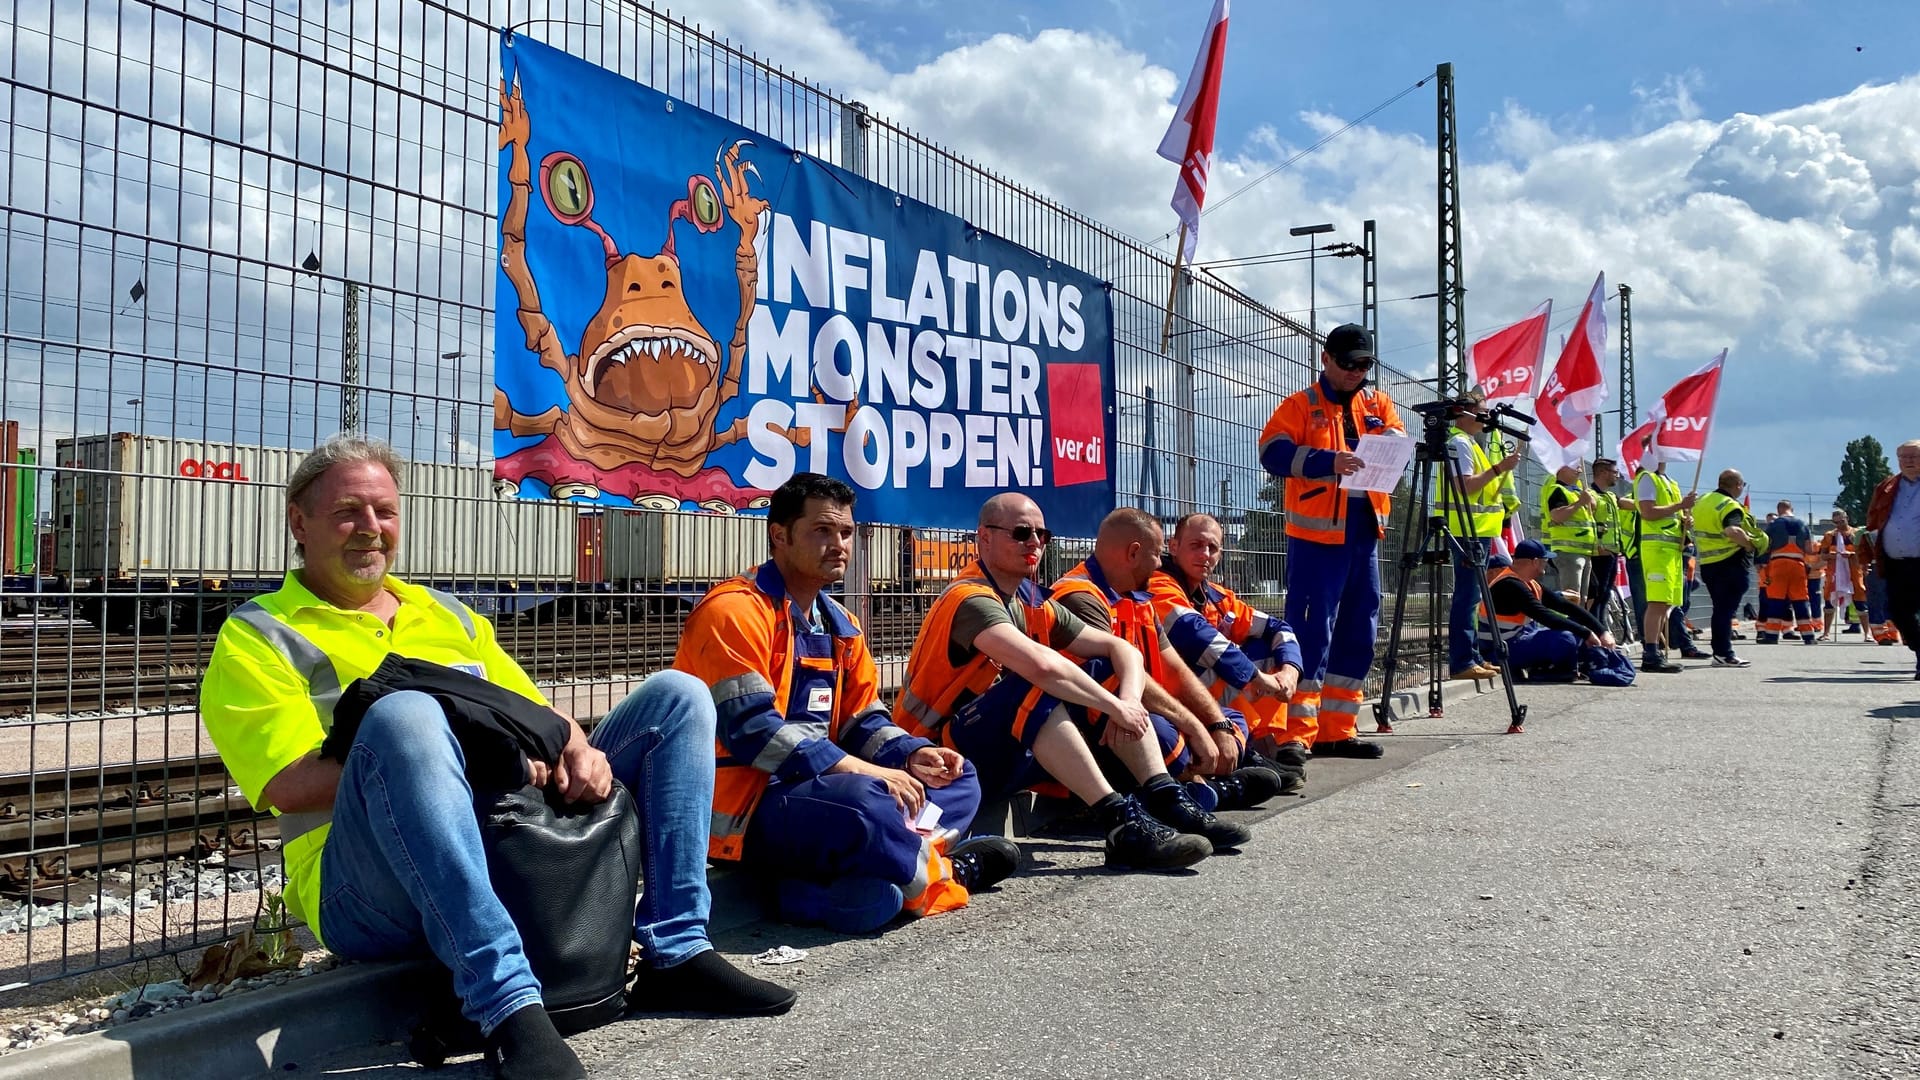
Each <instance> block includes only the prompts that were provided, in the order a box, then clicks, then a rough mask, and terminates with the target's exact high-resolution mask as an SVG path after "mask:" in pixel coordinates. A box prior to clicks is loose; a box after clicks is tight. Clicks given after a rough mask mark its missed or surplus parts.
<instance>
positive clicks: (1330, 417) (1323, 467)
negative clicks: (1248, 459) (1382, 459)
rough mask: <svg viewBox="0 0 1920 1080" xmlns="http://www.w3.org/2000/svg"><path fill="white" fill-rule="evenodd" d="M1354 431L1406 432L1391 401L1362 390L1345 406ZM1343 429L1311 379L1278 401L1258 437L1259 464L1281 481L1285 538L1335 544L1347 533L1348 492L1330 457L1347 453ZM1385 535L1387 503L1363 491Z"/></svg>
mask: <svg viewBox="0 0 1920 1080" xmlns="http://www.w3.org/2000/svg"><path fill="white" fill-rule="evenodd" d="M1347 411H1348V412H1349V413H1350V414H1351V415H1352V417H1353V426H1354V430H1355V431H1356V432H1358V433H1360V434H1362V435H1382V434H1386V433H1387V432H1398V433H1400V434H1403V435H1404V434H1406V428H1405V427H1403V426H1401V423H1400V414H1399V412H1398V411H1396V410H1395V409H1394V407H1393V401H1392V399H1390V398H1388V397H1387V395H1386V394H1385V393H1383V392H1381V391H1378V390H1368V389H1362V390H1360V391H1358V392H1356V393H1355V394H1354V395H1353V398H1352V400H1351V401H1350V402H1349V403H1348V405H1347ZM1347 449H1350V447H1349V446H1348V444H1347V438H1346V425H1345V423H1344V422H1343V420H1342V416H1341V409H1340V406H1338V405H1336V404H1334V403H1333V401H1332V400H1330V399H1329V398H1328V397H1327V394H1326V391H1325V389H1324V388H1323V386H1322V384H1321V383H1320V382H1318V381H1316V382H1315V383H1314V384H1313V385H1312V386H1309V387H1307V388H1306V389H1305V390H1301V391H1298V392H1297V393H1294V394H1292V395H1290V396H1288V397H1287V399H1286V400H1285V401H1282V402H1281V403H1280V406H1279V408H1276V409H1275V410H1273V415H1272V416H1271V417H1269V418H1268V419H1267V426H1266V428H1265V429H1264V430H1262V431H1261V433H1260V464H1261V465H1263V466H1265V467H1266V470H1267V471H1268V472H1270V473H1272V474H1274V475H1275V476H1281V477H1285V478H1286V485H1285V486H1286V508H1287V535H1288V536H1297V537H1299V538H1301V539H1302V540H1312V541H1314V542H1315V543H1320V544H1339V543H1343V542H1345V540H1346V535H1347V523H1346V516H1347V507H1346V503H1347V493H1346V492H1345V491H1343V490H1341V488H1340V483H1339V478H1338V477H1336V476H1334V474H1333V458H1334V454H1336V453H1338V452H1339V451H1341V450H1347ZM1367 498H1368V501H1369V502H1370V503H1371V504H1372V506H1373V515H1374V518H1375V519H1376V520H1377V521H1378V522H1379V526H1380V531H1379V534H1378V535H1380V536H1385V535H1386V522H1387V514H1388V512H1389V510H1390V509H1391V506H1390V504H1391V500H1390V499H1389V498H1388V496H1387V494H1386V493H1385V492H1381V491H1374V492H1368V493H1367Z"/></svg>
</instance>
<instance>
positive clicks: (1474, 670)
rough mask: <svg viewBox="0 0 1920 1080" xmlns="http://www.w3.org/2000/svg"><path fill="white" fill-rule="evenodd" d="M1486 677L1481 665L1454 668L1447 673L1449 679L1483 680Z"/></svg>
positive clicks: (1483, 667) (1484, 669)
mask: <svg viewBox="0 0 1920 1080" xmlns="http://www.w3.org/2000/svg"><path fill="white" fill-rule="evenodd" d="M1486 677H1487V675H1486V668H1485V666H1484V665H1481V664H1475V665H1473V666H1472V667H1463V668H1455V669H1454V670H1452V671H1449V672H1447V678H1449V679H1484V678H1486Z"/></svg>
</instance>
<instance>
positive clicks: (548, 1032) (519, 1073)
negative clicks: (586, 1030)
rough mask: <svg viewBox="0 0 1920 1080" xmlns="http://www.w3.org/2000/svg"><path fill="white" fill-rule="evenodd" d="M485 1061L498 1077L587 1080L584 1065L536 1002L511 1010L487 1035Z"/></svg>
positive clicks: (551, 1019)
mask: <svg viewBox="0 0 1920 1080" xmlns="http://www.w3.org/2000/svg"><path fill="white" fill-rule="evenodd" d="M487 1060H488V1061H490V1062H492V1063H493V1074H494V1075H495V1076H497V1077H499V1078H500V1080H587V1067H586V1066H584V1065H582V1064H580V1059H579V1058H578V1057H575V1056H574V1053H573V1049H572V1048H571V1047H569V1046H568V1045H567V1040H565V1039H563V1038H561V1037H560V1032H559V1031H557V1030H555V1028H554V1026H553V1018H552V1017H550V1016H548V1015H547V1010H546V1009H545V1008H544V1007H542V1006H541V1005H540V1003H539V1002H537V1001H536V1002H534V1003H533V1004H532V1005H528V1006H526V1007H525V1008H522V1009H516V1010H514V1011H513V1013H512V1014H510V1015H509V1016H508V1017H507V1018H506V1019H505V1020H502V1021H500V1023H499V1025H498V1026H496V1027H495V1028H494V1029H493V1033H492V1034H491V1035H488V1036H487Z"/></svg>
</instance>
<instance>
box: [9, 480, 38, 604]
mask: <svg viewBox="0 0 1920 1080" xmlns="http://www.w3.org/2000/svg"><path fill="white" fill-rule="evenodd" d="M39 458H40V454H39V451H37V450H21V451H19V452H18V453H16V454H14V461H15V462H16V463H17V464H18V465H19V468H17V469H13V470H11V474H12V475H11V477H10V478H9V480H8V483H7V505H8V508H9V510H10V513H9V514H8V515H7V522H8V535H7V573H9V574H33V573H35V572H37V571H38V569H39V567H40V565H41V563H40V560H39V554H40V470H39V468H38V467H37V466H38V464H39Z"/></svg>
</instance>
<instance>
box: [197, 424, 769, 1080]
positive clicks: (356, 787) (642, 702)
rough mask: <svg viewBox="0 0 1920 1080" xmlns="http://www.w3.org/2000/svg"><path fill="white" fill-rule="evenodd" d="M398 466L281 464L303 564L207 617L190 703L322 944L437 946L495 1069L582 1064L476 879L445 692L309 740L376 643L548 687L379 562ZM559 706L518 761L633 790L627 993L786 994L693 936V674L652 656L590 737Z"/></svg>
mask: <svg viewBox="0 0 1920 1080" xmlns="http://www.w3.org/2000/svg"><path fill="white" fill-rule="evenodd" d="M402 479H403V477H402V465H401V463H400V461H399V459H398V458H397V457H396V456H395V454H394V452H393V450H392V449H391V448H390V447H388V446H386V445H385V444H384V443H379V442H376V441H373V440H369V439H365V438H361V437H358V436H353V435H338V436H335V437H333V438H331V439H329V440H327V441H326V442H324V443H322V444H321V445H320V446H318V447H317V448H315V449H314V451H313V452H312V453H311V454H309V455H308V456H307V457H306V459H305V460H303V461H302V462H301V464H300V465H299V466H298V467H297V468H296V469H295V470H294V472H293V475H292V477H291V478H290V479H289V481H288V483H287V525H288V529H289V531H290V532H291V533H292V535H293V539H294V541H295V543H296V548H295V552H296V555H297V556H298V557H299V558H300V560H301V562H302V565H301V566H300V567H299V568H298V569H295V570H292V571H289V572H288V574H287V575H286V580H285V581H284V583H283V584H282V585H281V587H280V589H279V590H278V591H276V592H273V593H270V594H268V595H266V596H263V597H260V598H259V599H257V600H254V601H252V602H250V603H248V604H246V605H244V606H242V607H241V608H240V609H238V610H237V611H235V612H234V614H233V617H232V618H230V619H228V620H227V622H226V623H225V624H224V625H223V626H222V627H221V630H220V636H219V639H218V640H217V641H216V642H215V645H214V650H213V655H212V657H211V659H210V661H209V663H208V666H207V672H206V678H205V682H204V684H203V688H202V691H201V700H200V716H201V719H202V722H203V723H204V724H205V726H206V729H207V733H208V735H209V736H211V737H212V739H213V743H214V746H215V747H216V748H217V749H218V750H219V752H220V757H221V759H222V761H223V762H224V763H225V765H226V768H227V770H228V773H229V774H230V775H231V776H232V777H233V778H234V781H235V783H237V784H238V785H239V786H240V789H241V790H242V791H243V792H245V793H246V796H247V798H248V800H249V801H250V802H252V803H253V805H254V806H256V807H258V808H260V809H263V810H271V811H272V812H273V813H274V814H275V815H277V816H278V817H279V818H280V827H281V838H282V841H283V843H284V847H283V849H282V858H283V861H284V864H285V868H286V877H287V885H286V894H285V895H286V899H287V905H288V907H289V908H290V909H291V910H292V911H293V913H294V914H295V915H297V916H298V917H300V918H301V919H303V920H304V921H305V922H306V924H307V926H308V927H309V928H310V929H311V930H312V931H313V932H314V934H315V935H316V936H317V937H318V938H319V939H320V941H321V942H322V943H323V944H324V945H325V946H326V947H327V948H328V949H330V950H332V951H333V952H334V953H336V954H338V955H340V956H342V957H346V958H348V959H356V960H388V959H401V958H413V957H425V956H432V957H435V958H437V959H438V960H439V961H440V962H441V963H442V964H443V965H445V966H446V968H447V969H448V970H450V971H451V972H452V973H453V983H454V989H455V991H456V992H457V993H458V995H459V997H460V1001H461V1009H462V1012H463V1013H464V1014H465V1015H466V1016H467V1017H468V1018H469V1019H470V1020H472V1021H473V1022H474V1023H475V1024H477V1025H478V1026H479V1028H480V1030H481V1032H482V1034H483V1035H484V1036H485V1038H486V1042H487V1049H488V1054H489V1057H490V1058H491V1059H492V1060H493V1062H494V1065H495V1068H496V1070H497V1073H498V1075H499V1076H501V1077H505V1078H507V1080H522V1078H527V1080H531V1078H538V1080H568V1078H573V1077H582V1076H585V1075H586V1074H585V1072H584V1070H583V1069H582V1068H581V1065H580V1062H579V1060H578V1059H577V1058H576V1057H575V1056H574V1055H573V1052H572V1051H571V1050H570V1049H569V1048H568V1047H567V1045H566V1043H565V1041H564V1040H562V1039H561V1037H560V1035H559V1033H558V1032H557V1031H556V1030H555V1029H554V1026H553V1023H552V1021H551V1019H549V1017H548V1016H547V1013H546V1010H545V1009H544V1008H542V1007H541V989H540V984H539V982H538V981H537V980H536V979H535V977H534V975H533V972H532V971H531V969H530V968H529V967H528V963H527V959H526V956H525V954H524V952H523V949H522V945H521V939H520V935H519V933H518V932H517V931H516V930H515V928H514V925H513V921H512V919H511V917H510V916H509V915H508V913H507V911H506V908H505V907H504V906H503V905H502V904H501V902H500V900H499V898H498V897H497V896H496V895H495V893H494V891H493V889H492V887H491V885H490V884H489V880H488V874H487V864H486V857H485V852H484V848H483V846H482V839H481V830H480V824H479V821H478V818H477V816H476V810H475V807H476V801H475V800H476V793H475V791H474V789H473V787H472V786H471V785H470V783H469V781H468V779H467V775H466V759H465V756H464V753H463V751H462V748H461V745H460V743H459V742H458V741H457V740H456V738H455V736H454V733H453V731H452V728H451V726H450V724H449V721H448V719H447V716H446V714H445V712H444V710H443V708H442V706H441V705H440V704H439V703H438V702H437V701H436V700H435V699H434V698H433V697H430V696H428V695H427V694H424V693H418V692H412V691H403V692H398V693H392V694H388V695H387V696H385V697H382V698H380V699H379V700H378V701H377V702H375V703H374V704H373V705H372V706H371V707H370V708H369V709H368V710H367V712H366V715H365V717H364V719H363V720H362V721H361V724H360V727H359V729H358V731H357V732H356V734H355V736H354V739H353V741H352V744H351V746H350V747H349V748H348V749H347V751H346V753H345V760H344V761H338V760H332V759H329V758H323V757H322V756H321V754H320V748H321V746H322V744H323V743H324V742H325V740H326V737H327V734H328V731H329V729H330V727H331V725H332V722H333V709H334V704H335V702H336V701H337V700H338V699H339V698H340V694H341V688H342V687H345V686H347V685H348V684H349V683H351V682H353V681H354V680H356V679H360V678H364V677H366V676H368V675H370V674H372V673H373V672H374V670H375V669H376V668H378V667H379V666H380V664H381V662H382V661H383V660H385V659H386V658H387V657H388V656H389V655H390V654H394V655H399V656H404V657H410V658H416V659H421V660H428V661H432V662H434V663H437V664H441V665H445V666H447V667H450V668H457V669H460V670H464V671H466V672H467V673H468V674H471V675H474V676H476V677H478V678H483V679H486V680H487V681H489V682H492V683H495V684H497V685H499V686H501V687H505V688H506V689H508V690H511V691H513V692H515V693H518V694H520V695H522V696H524V697H526V698H529V699H531V700H532V701H534V702H538V703H540V704H541V705H542V706H544V705H546V702H545V699H544V698H542V697H541V695H540V692H539V690H537V689H536V688H535V687H534V685H533V682H532V681H531V680H530V679H528V677H527V675H526V673H525V672H524V671H522V670H521V668H520V667H519V665H517V664H516V663H514V661H513V659H512V658H511V657H509V656H508V655H507V654H506V652H505V651H504V650H502V649H501V648H500V647H499V645H498V644H497V643H496V641H495V639H494V633H493V627H492V624H491V623H489V622H488V621H487V620H486V619H483V618H480V617H478V616H477V615H475V614H474V613H473V611H472V610H471V609H469V608H468V607H466V605H464V604H462V603H461V602H460V601H459V600H457V599H455V598H454V597H452V596H449V595H447V594H444V593H440V592H436V591H433V590H431V589H426V588H422V587H421V586H418V585H414V584H411V583H408V582H406V581H404V580H402V579H400V578H398V577H396V576H394V575H393V574H392V573H391V572H390V571H391V569H392V567H393V565H394V563H395V561H396V560H397V559H398V558H399V557H400V554H401V552H402V550H403V548H402V539H403V535H404V534H403V531H402V521H401V502H400V485H401V482H402ZM567 725H568V727H569V729H570V735H569V738H568V741H567V742H566V745H565V748H564V749H563V750H562V751H561V752H560V754H559V755H558V757H557V758H555V759H554V760H552V761H530V762H526V763H525V765H524V768H523V775H524V776H525V777H526V778H527V779H529V780H530V781H532V782H533V783H535V784H536V785H539V786H543V787H550V788H552V789H553V790H555V791H557V792H558V793H559V794H560V795H561V796H562V797H563V798H565V799H566V800H568V801H572V802H598V801H602V800H604V799H606V798H607V797H608V794H609V792H610V791H611V785H612V782H613V781H614V780H618V781H619V782H620V783H621V784H622V785H624V786H625V787H626V788H627V789H628V790H629V791H630V792H631V793H632V795H633V799H634V802H635V804H636V806H637V809H638V813H639V817H640V820H641V826H642V830H643V833H644V838H645V843H644V844H643V845H642V867H643V871H644V875H645V892H644V893H643V894H641V895H640V896H639V898H638V900H637V903H636V905H635V909H634V918H633V937H634V940H635V941H636V942H637V943H638V944H639V947H640V950H641V954H642V961H641V965H640V971H639V974H638V976H637V977H636V980H635V982H634V984H633V985H632V987H631V988H630V989H629V990H628V1003H629V1005H630V1006H632V1007H635V1008H640V1009H651V1010H672V1011H675V1012H688V1011H691V1012H705V1013H713V1014H719V1015H729V1016H749V1015H765V1014H773V1013H781V1012H785V1011H786V1010H787V1009H788V1008H789V1007H791V1006H792V1004H793V1002H794V998H795V995H794V993H793V992H792V991H791V990H788V989H786V988H784V987H780V986H776V985H774V984H773V983H769V982H765V981H762V980H760V979H755V978H752V977H750V976H748V975H745V974H744V973H742V972H739V971H737V970H735V969H734V968H733V967H732V966H730V965H729V964H728V963H727V962H726V961H725V960H724V959H723V958H721V957H720V955H719V954H718V953H716V952H714V951H713V946H712V944H711V943H710V942H709V941H708V938H707V915H708V908H709V903H710V898H709V894H708V890H707V865H706V863H707V860H706V855H707V833H708V822H709V819H710V817H711V816H712V813H713V799H714V787H713V778H714V769H713V750H712V747H713V745H714V710H713V705H712V700H711V698H710V696H709V693H708V690H707V688H706V687H704V686H702V685H700V684H699V683H698V682H697V681H695V680H694V679H692V678H689V677H688V676H686V675H683V674H678V673H674V672H666V673H662V674H658V675H655V676H653V677H652V678H649V679H647V680H646V682H645V683H644V684H643V685H642V686H641V687H640V688H639V689H638V690H636V691H634V692H633V693H632V694H631V695H629V696H628V697H627V698H626V699H625V700H623V701H621V702H620V703H619V704H618V705H616V706H615V707H614V708H613V710H612V711H611V712H610V713H608V714H607V716H606V718H605V719H603V720H602V721H601V722H600V724H599V725H598V726H597V727H595V728H594V731H593V735H592V737H591V738H588V737H587V736H586V735H584V734H583V733H582V732H581V730H580V728H579V726H578V725H577V724H574V723H573V722H572V720H571V719H568V720H567Z"/></svg>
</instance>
